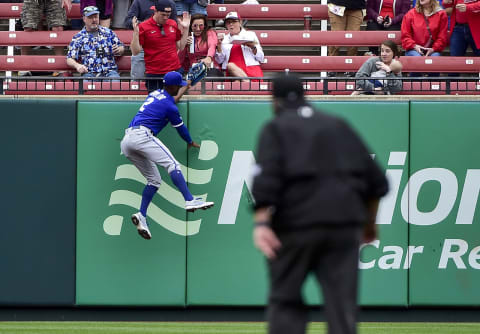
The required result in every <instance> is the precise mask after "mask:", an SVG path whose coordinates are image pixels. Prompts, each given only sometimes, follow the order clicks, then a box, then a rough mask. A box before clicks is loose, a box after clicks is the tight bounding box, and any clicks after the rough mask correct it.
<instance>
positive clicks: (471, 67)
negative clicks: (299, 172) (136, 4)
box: [0, 56, 480, 73]
mask: <svg viewBox="0 0 480 334" xmlns="http://www.w3.org/2000/svg"><path fill="white" fill-rule="evenodd" d="M367 59H368V57H366V56H356V57H346V56H338V57H333V56H329V57H322V56H311V57H309V56H268V57H265V63H264V64H262V69H263V70H264V71H272V72H278V71H284V70H285V69H289V70H290V71H292V72H322V71H334V72H356V71H357V70H358V69H359V68H360V66H361V65H362V64H363V63H364V62H365V61H366V60H367ZM400 60H401V62H402V64H403V71H404V72H440V73H446V72H456V73H479V72H480V58H476V57H402V58H401V59H400ZM117 65H118V67H119V70H120V71H124V72H125V71H130V57H129V56H122V57H119V58H118V59H117ZM65 70H71V68H70V67H68V65H67V61H66V57H62V56H0V71H65Z"/></svg>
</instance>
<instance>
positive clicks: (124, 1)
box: [112, 0, 131, 29]
mask: <svg viewBox="0 0 480 334" xmlns="http://www.w3.org/2000/svg"><path fill="white" fill-rule="evenodd" d="M130 5H131V1H130V0H114V3H113V19H112V28H113V29H125V28H126V27H125V19H126V18H127V15H128V9H129V8H130Z"/></svg>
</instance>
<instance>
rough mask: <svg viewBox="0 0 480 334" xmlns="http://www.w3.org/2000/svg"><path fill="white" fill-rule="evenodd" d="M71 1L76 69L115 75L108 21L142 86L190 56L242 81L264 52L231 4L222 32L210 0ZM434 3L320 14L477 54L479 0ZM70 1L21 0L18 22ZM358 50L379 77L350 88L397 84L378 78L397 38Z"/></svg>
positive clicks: (349, 5) (392, 3) (53, 20)
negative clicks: (77, 19)
mask: <svg viewBox="0 0 480 334" xmlns="http://www.w3.org/2000/svg"><path fill="white" fill-rule="evenodd" d="M73 1H74V2H75V1H77V2H78V1H79V2H80V7H81V11H82V14H83V20H82V21H83V28H82V29H81V30H80V32H79V33H77V34H76V35H75V36H74V37H73V39H72V41H71V43H70V45H69V47H68V53H67V63H68V65H69V66H71V67H72V69H74V70H75V71H76V72H78V73H79V74H80V75H83V76H88V77H91V76H93V77H95V76H101V77H104V76H105V77H119V76H120V74H119V73H118V70H117V67H116V64H115V57H118V56H120V55H122V54H123V53H124V50H125V47H124V46H123V44H122V43H121V42H120V40H119V38H118V37H117V35H116V34H115V33H114V32H113V31H112V30H111V29H110V27H112V29H131V30H132V34H133V37H132V42H131V44H130V46H129V47H130V50H131V53H132V58H131V73H130V75H131V77H133V78H135V79H140V78H145V77H146V78H155V80H153V79H152V80H148V82H149V84H148V89H149V90H152V89H157V88H158V87H161V85H162V80H161V78H162V76H163V75H164V74H165V73H167V72H169V71H172V70H174V71H179V72H180V73H186V72H187V71H188V69H189V68H190V67H191V66H192V64H194V63H197V62H204V63H205V64H206V65H207V68H209V75H210V76H215V77H221V76H227V77H228V76H231V77H242V78H244V79H243V81H248V77H263V72H262V68H261V64H262V62H263V60H264V52H263V49H262V46H261V45H260V42H259V39H258V37H257V35H256V34H255V32H254V31H251V30H248V29H246V28H245V27H244V25H243V21H242V18H241V17H240V15H239V14H238V12H229V13H227V14H226V16H225V18H224V28H225V32H223V30H222V31H221V32H217V31H216V30H214V29H212V28H211V27H210V26H209V19H208V17H207V6H208V4H209V2H210V0H178V1H173V0H133V2H132V0H73ZM212 3H213V1H212ZM215 3H223V1H215ZM442 5H443V7H442V6H441V4H440V3H439V2H438V0H416V1H414V2H413V3H412V2H411V0H367V1H365V0H329V1H328V18H329V22H330V27H331V30H332V31H358V30H360V29H361V26H362V24H363V23H364V21H366V30H367V31H375V30H389V31H401V46H402V48H403V50H404V52H405V53H404V55H405V56H416V57H419V56H429V57H436V56H440V55H441V54H442V53H444V50H445V48H446V47H447V46H449V51H450V55H452V56H464V55H465V54H466V51H467V48H468V47H469V46H470V47H471V49H472V52H473V54H474V55H475V56H480V0H443V4H442ZM71 7H72V1H71V0H61V1H52V0H24V2H23V7H22V13H21V23H22V26H23V29H24V30H25V31H33V30H42V29H44V28H43V25H42V23H41V21H42V18H43V17H44V18H45V20H46V29H49V30H53V31H61V30H63V29H64V26H66V24H67V20H66V17H67V15H66V13H67V12H69V11H70V10H71ZM444 8H445V9H446V10H445V9H444ZM112 18H113V19H112ZM29 49H30V47H22V54H29V52H30V50H29ZM339 50H340V48H339V47H338V46H330V47H329V49H328V55H329V56H337V55H339V54H340V53H339V52H340V51H339ZM55 54H56V55H64V48H63V47H55ZM346 54H347V56H355V55H357V54H358V50H357V47H354V46H352V47H348V48H347V52H346ZM366 54H368V55H371V56H374V58H372V59H368V60H367V61H366V62H365V64H363V66H362V67H361V68H360V69H359V71H358V73H356V76H357V77H365V76H371V77H379V78H380V79H375V80H363V81H358V82H357V91H356V92H355V93H356V94H358V93H359V92H373V93H375V92H377V91H379V90H381V91H384V90H385V91H386V90H388V91H389V92H391V93H395V92H396V91H398V90H399V89H401V81H400V80H381V77H396V76H401V75H402V74H401V68H402V65H401V63H400V61H399V57H400V51H399V49H398V46H397V45H395V43H393V42H392V41H385V42H384V43H382V44H381V45H380V46H379V47H378V48H376V47H370V48H369V52H368V53H366ZM377 55H378V56H377ZM21 74H22V73H19V75H21ZM411 75H421V74H418V73H417V74H413V73H411ZM399 81H400V84H399Z"/></svg>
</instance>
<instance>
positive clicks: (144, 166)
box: [120, 130, 161, 239]
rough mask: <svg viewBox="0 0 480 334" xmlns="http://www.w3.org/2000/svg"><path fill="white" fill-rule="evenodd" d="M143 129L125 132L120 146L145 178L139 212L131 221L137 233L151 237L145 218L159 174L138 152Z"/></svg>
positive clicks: (158, 183) (159, 180) (152, 163)
mask: <svg viewBox="0 0 480 334" xmlns="http://www.w3.org/2000/svg"><path fill="white" fill-rule="evenodd" d="M145 136H146V135H145V134H144V131H142V130H134V131H131V132H130V133H127V134H126V135H125V137H124V138H123V140H122V142H121V144H120V147H121V150H122V152H123V154H124V155H125V156H126V157H127V159H129V160H130V161H131V162H132V163H133V164H134V166H135V167H137V169H138V170H139V171H140V173H141V174H142V175H143V176H144V177H145V178H146V179H147V185H146V186H145V188H144V189H143V192H142V201H141V204H140V212H138V213H136V214H134V215H133V216H132V222H133V223H134V224H135V225H136V226H137V230H138V233H139V234H140V235H141V236H142V237H143V238H145V239H150V238H151V233H150V230H149V228H148V223H147V220H146V217H147V210H148V206H149V205H150V203H151V202H152V199H153V196H154V195H155V193H156V192H157V190H158V188H159V187H160V184H161V176H160V173H159V171H158V168H157V166H156V164H155V163H154V162H153V161H150V160H148V159H147V158H146V157H144V156H143V155H142V153H141V152H139V151H138V150H137V149H138V144H139V142H141V141H142V137H144V138H145Z"/></svg>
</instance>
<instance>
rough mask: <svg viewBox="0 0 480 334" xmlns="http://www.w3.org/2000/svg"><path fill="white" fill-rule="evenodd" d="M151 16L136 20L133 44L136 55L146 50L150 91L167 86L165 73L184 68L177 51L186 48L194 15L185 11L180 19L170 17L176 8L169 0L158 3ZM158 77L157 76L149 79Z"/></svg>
mask: <svg viewBox="0 0 480 334" xmlns="http://www.w3.org/2000/svg"><path fill="white" fill-rule="evenodd" d="M153 10H154V12H153V15H152V17H151V18H149V19H148V20H145V21H144V22H142V23H140V24H138V22H137V18H136V17H134V18H133V19H132V25H133V38H132V42H131V44H130V48H131V50H132V54H133V55H134V56H136V55H137V54H138V53H139V52H140V51H142V49H143V51H144V52H145V76H146V77H147V89H148V91H149V92H151V91H154V90H156V89H161V88H163V76H164V75H165V74H166V73H168V72H170V71H177V70H179V69H180V68H181V64H180V60H179V59H178V54H177V51H181V50H183V49H184V48H185V45H186V44H187V38H188V27H189V26H190V14H189V13H186V12H184V13H183V18H182V20H181V21H180V29H179V27H178V26H177V22H175V21H174V20H171V19H169V17H170V13H171V12H172V7H171V5H170V2H168V1H167V0H159V1H156V2H155V6H154V8H153ZM149 78H156V79H149Z"/></svg>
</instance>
